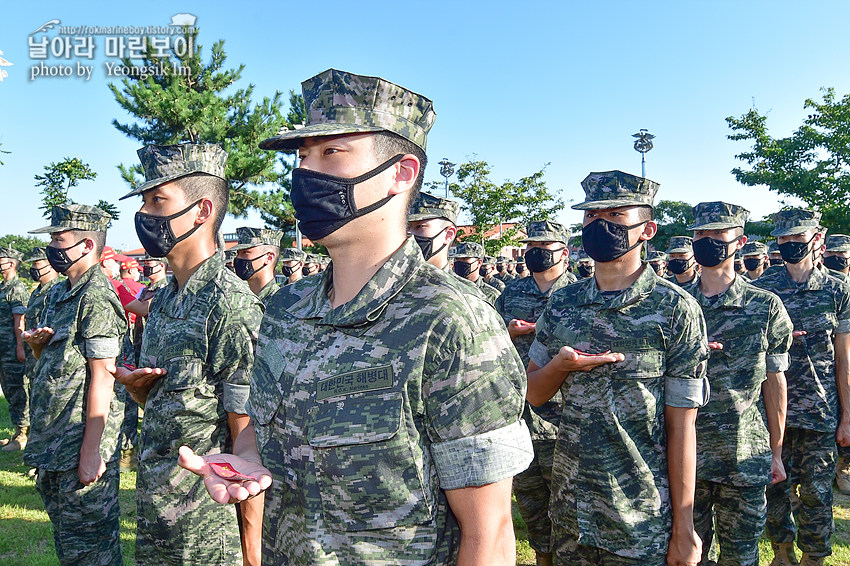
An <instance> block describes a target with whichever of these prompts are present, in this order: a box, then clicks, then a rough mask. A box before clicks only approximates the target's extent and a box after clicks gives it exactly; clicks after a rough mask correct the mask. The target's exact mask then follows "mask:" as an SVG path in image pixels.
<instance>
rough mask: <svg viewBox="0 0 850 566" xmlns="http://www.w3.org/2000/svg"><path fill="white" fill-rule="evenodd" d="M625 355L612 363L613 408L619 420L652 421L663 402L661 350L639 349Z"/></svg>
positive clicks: (656, 416) (662, 358) (662, 356)
mask: <svg viewBox="0 0 850 566" xmlns="http://www.w3.org/2000/svg"><path fill="white" fill-rule="evenodd" d="M624 355H625V360H623V361H622V362H620V364H611V369H610V371H611V378H612V379H611V387H612V393H613V395H612V400H611V402H612V403H613V407H612V410H613V412H614V414H615V415H616V416H617V418H618V419H619V420H621V421H642V422H647V423H655V422H656V421H657V418H658V413H659V411H661V410H663V404H664V398H663V393H662V392H663V383H664V381H663V380H664V353H663V352H661V351H659V350H641V351H637V352H626V353H625V354H624ZM618 366H619V367H618Z"/></svg>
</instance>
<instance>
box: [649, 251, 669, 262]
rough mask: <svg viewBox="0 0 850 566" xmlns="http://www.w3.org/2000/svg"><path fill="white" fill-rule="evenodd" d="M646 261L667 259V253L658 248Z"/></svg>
mask: <svg viewBox="0 0 850 566" xmlns="http://www.w3.org/2000/svg"><path fill="white" fill-rule="evenodd" d="M646 261H650V262H652V261H667V254H665V253H664V252H662V251H658V250H656V251H654V252H651V253H650V254H649V257H648V258H647V259H646Z"/></svg>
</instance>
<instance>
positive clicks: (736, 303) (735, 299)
mask: <svg viewBox="0 0 850 566" xmlns="http://www.w3.org/2000/svg"><path fill="white" fill-rule="evenodd" d="M746 284H747V283H746V281H744V278H743V277H741V276H740V275H738V274H737V273H736V274H735V279H734V280H733V281H732V284H731V285H730V286H729V288H728V289H726V290H725V291H723V292H722V293H720V296H719V297H717V300H716V301H714V302H711V300H709V299H708V298H707V297H706V296H705V295H703V294H702V291H699V293H697V294H696V298H697V301H699V304H700V306H701V307H702V308H703V309H724V308H725V309H728V308H740V307H742V306H744V285H746ZM695 288H696V289H697V290H699V285H697V286H696V287H695Z"/></svg>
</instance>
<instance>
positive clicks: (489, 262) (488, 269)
mask: <svg viewBox="0 0 850 566" xmlns="http://www.w3.org/2000/svg"><path fill="white" fill-rule="evenodd" d="M478 274H479V275H480V276H481V277H482V278H483V279H484V282H485V283H486V284H488V285H489V286H491V287H492V288H494V289H495V290H497V291H498V292H499V293H501V292H502V291H504V290H505V283H504V282H503V281H502V280H500V279H499V278H497V277H496V258H495V257H493V256H491V255H485V256H484V263H482V264H481V267H479V268H478Z"/></svg>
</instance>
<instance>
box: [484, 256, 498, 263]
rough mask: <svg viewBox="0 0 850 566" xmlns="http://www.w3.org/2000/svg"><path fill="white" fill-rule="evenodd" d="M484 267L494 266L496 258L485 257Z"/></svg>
mask: <svg viewBox="0 0 850 566" xmlns="http://www.w3.org/2000/svg"><path fill="white" fill-rule="evenodd" d="M484 265H496V258H495V257H493V256H491V255H485V256H484Z"/></svg>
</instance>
